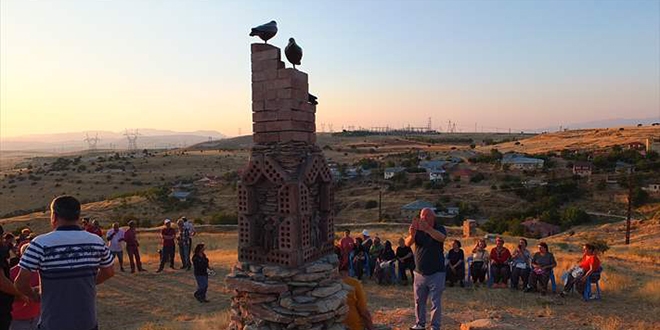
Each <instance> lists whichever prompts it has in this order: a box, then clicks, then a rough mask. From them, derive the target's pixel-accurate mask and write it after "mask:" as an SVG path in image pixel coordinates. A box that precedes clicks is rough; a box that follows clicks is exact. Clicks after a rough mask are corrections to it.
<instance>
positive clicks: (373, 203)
mask: <svg viewBox="0 0 660 330" xmlns="http://www.w3.org/2000/svg"><path fill="white" fill-rule="evenodd" d="M376 207H378V202H377V201H375V200H368V201H367V203H366V204H364V208H365V209H373V208H376Z"/></svg>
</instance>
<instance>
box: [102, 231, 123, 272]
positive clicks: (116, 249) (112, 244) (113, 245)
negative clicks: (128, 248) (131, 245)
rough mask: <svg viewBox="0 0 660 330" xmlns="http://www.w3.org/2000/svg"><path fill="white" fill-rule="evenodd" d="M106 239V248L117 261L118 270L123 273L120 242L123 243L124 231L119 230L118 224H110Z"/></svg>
mask: <svg viewBox="0 0 660 330" xmlns="http://www.w3.org/2000/svg"><path fill="white" fill-rule="evenodd" d="M106 238H107V239H108V243H109V244H108V246H109V248H110V253H111V254H112V256H113V258H117V259H119V269H120V270H121V271H122V272H123V271H124V252H123V250H124V249H123V247H122V244H121V242H123V241H124V230H123V229H121V228H119V224H118V223H116V222H115V223H113V224H112V229H110V230H108V232H107V234H106Z"/></svg>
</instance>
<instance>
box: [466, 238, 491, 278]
mask: <svg viewBox="0 0 660 330" xmlns="http://www.w3.org/2000/svg"><path fill="white" fill-rule="evenodd" d="M488 262H489V260H488V252H486V240H485V239H483V238H482V239H479V241H477V244H476V245H475V246H474V249H472V265H471V266H470V274H471V275H472V282H473V283H474V284H475V285H478V284H479V282H481V283H484V282H486V273H487V272H488Z"/></svg>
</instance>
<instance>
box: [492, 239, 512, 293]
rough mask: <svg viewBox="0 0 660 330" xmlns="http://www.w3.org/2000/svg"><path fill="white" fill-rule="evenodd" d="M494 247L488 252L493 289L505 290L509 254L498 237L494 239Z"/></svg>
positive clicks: (502, 240)
mask: <svg viewBox="0 0 660 330" xmlns="http://www.w3.org/2000/svg"><path fill="white" fill-rule="evenodd" d="M495 244H496V245H495V247H494V248H493V249H492V250H490V267H491V273H492V275H493V287H494V288H506V283H507V282H508V281H509V275H510V271H509V260H510V259H511V252H510V251H509V249H507V248H505V247H504V239H503V238H502V237H498V238H497V239H495Z"/></svg>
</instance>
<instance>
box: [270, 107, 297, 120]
mask: <svg viewBox="0 0 660 330" xmlns="http://www.w3.org/2000/svg"><path fill="white" fill-rule="evenodd" d="M275 112H276V113H277V120H292V119H293V116H294V112H296V111H293V110H286V109H282V110H278V111H275Z"/></svg>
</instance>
